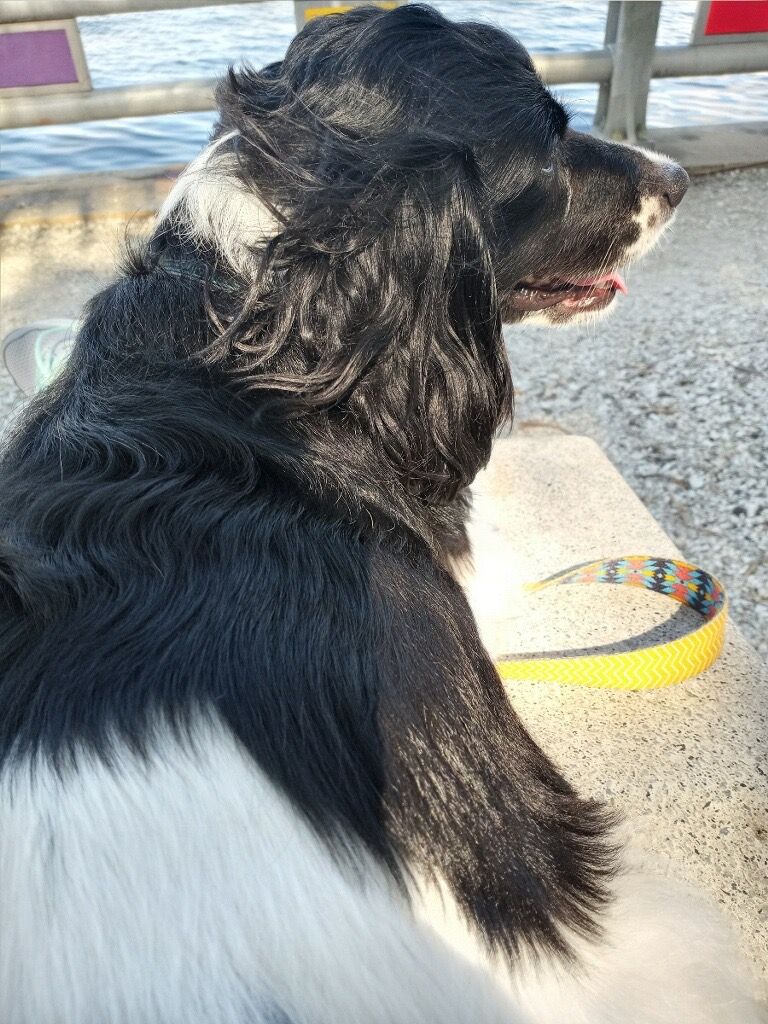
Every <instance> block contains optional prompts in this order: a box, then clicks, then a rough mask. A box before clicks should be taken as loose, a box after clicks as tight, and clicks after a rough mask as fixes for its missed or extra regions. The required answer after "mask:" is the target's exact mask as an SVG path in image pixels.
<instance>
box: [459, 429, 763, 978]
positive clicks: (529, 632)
mask: <svg viewBox="0 0 768 1024" xmlns="http://www.w3.org/2000/svg"><path fill="white" fill-rule="evenodd" d="M475 493H476V502H475V515H474V517H473V519H474V522H473V537H474V540H475V551H476V555H475V562H476V573H475V576H474V578H473V579H472V581H471V582H470V583H469V584H468V587H467V590H468V594H469V596H470V600H471V602H472V605H473V608H474V609H475V613H476V615H477V617H478V620H479V622H480V627H481V632H482V634H483V637H484V639H485V640H486V643H487V645H488V647H489V649H490V650H491V652H492V653H493V654H494V655H496V656H498V655H501V654H503V653H523V652H530V651H549V650H557V651H561V650H563V649H566V650H567V649H574V648H583V647H589V646H599V645H602V644H606V643H614V642H617V641H620V640H623V639H626V638H628V637H632V636H636V635H637V634H641V633H644V632H646V631H647V630H651V629H654V633H655V635H654V642H655V643H661V642H663V641H664V640H665V639H667V638H671V637H672V636H675V635H679V630H680V628H681V620H680V617H679V615H676V613H677V612H678V609H679V608H680V606H679V605H678V604H677V603H676V602H674V601H672V600H670V599H669V598H666V597H663V596H661V595H658V594H653V593H650V592H646V591H640V590H636V589H633V588H629V587H616V586H600V585H597V584H595V585H584V586H572V587H561V588H554V589H552V590H550V591H546V592H543V593H541V594H540V595H536V596H533V595H527V596H524V595H523V594H522V593H521V587H520V585H521V584H522V583H524V582H526V581H528V582H530V581H534V580H537V579H542V578H544V577H546V576H549V575H550V574H552V573H554V572H556V571H558V570H559V569H565V568H567V567H569V566H571V565H574V564H576V563H580V562H583V561H587V560H591V559H596V558H601V557H618V556H621V555H627V554H648V555H658V556H661V557H670V558H675V557H677V558H679V557H681V553H680V552H679V550H678V549H677V548H676V546H675V545H674V544H673V542H672V541H671V540H670V539H669V537H668V536H667V535H666V534H665V533H664V531H663V530H662V529H661V528H660V527H659V525H658V524H657V523H656V522H655V521H654V519H653V518H652V516H651V515H650V514H649V512H648V511H647V510H646V509H645V507H644V506H643V505H642V503H641V502H640V501H639V499H638V498H637V496H636V495H635V494H634V493H633V492H632V491H631V490H630V488H629V487H628V486H627V485H626V483H624V481H623V480H622V478H621V477H620V476H619V474H618V472H617V471H616V469H615V468H614V467H613V465H612V464H611V463H610V462H609V461H608V459H607V458H606V457H605V455H603V453H602V452H601V451H600V449H599V448H598V447H597V445H595V444H594V442H592V441H591V440H589V439H588V438H584V437H577V436H571V437H566V436H564V435H562V434H559V433H556V432H548V431H545V430H541V429H529V430H524V431H522V432H520V433H519V434H517V435H516V436H515V437H513V438H511V439H508V440H502V441H499V442H498V443H497V446H496V449H495V452H494V455H493V458H492V460H491V464H490V466H489V468H488V470H487V471H485V472H484V473H483V474H482V475H481V477H480V479H479V480H478V483H477V485H476V488H475ZM687 615H688V616H689V618H688V622H687V625H689V626H695V625H696V624H697V623H700V622H701V619H700V618H699V617H698V616H696V615H695V614H694V613H693V612H688V613H687ZM673 617H674V621H671V620H672V619H673ZM685 625H686V623H683V626H685ZM507 689H508V693H509V695H510V698H511V700H512V702H513V704H514V706H515V708H516V709H517V711H518V712H519V714H520V715H521V716H522V718H523V720H524V721H525V723H526V724H527V726H528V727H529V729H530V730H531V732H532V733H533V735H534V737H535V738H536V740H537V741H538V742H539V743H540V744H541V746H542V747H543V748H544V750H546V751H547V752H548V753H549V754H550V756H552V757H553V758H554V759H555V761H556V762H557V763H558V764H559V765H560V767H561V768H562V769H563V771H564V772H565V774H566V775H567V776H568V777H569V778H570V779H571V781H572V782H574V783H575V784H576V785H577V786H578V787H579V788H580V789H581V790H582V791H583V792H585V793H589V794H591V795H593V796H596V797H600V798H604V799H607V800H609V801H610V802H611V804H612V805H613V806H615V807H616V808H617V809H618V810H619V811H620V812H621V813H622V814H623V815H624V817H625V819H626V823H627V830H628V832H629V834H630V835H631V836H632V837H633V839H634V843H635V846H636V848H637V850H638V851H639V853H640V856H641V858H642V859H643V860H644V861H646V860H647V863H648V866H649V867H650V868H651V869H652V870H656V871H661V872H664V873H668V874H669V875H671V876H673V877H675V878H678V879H680V880H683V881H688V882H690V883H694V884H695V885H697V886H698V887H700V888H701V889H703V890H704V891H706V892H707V893H708V894H709V895H710V896H711V897H712V898H713V899H714V900H716V901H717V902H718V903H719V904H720V905H721V906H722V908H723V910H724V911H725V912H726V914H727V915H728V916H729V917H730V918H731V920H732V921H733V923H734V925H735V928H736V929H737V930H738V932H739V935H740V939H741V942H742V945H743V948H744V950H745V952H746V953H747V954H748V956H750V958H751V960H752V962H753V964H754V965H755V967H756V969H757V970H758V971H760V972H761V973H762V975H763V977H764V978H765V979H766V980H768V900H767V895H768V889H767V880H768V673H766V671H765V668H764V666H763V665H762V663H761V661H760V659H759V657H758V655H757V654H756V652H755V651H754V650H753V649H752V648H751V647H750V645H749V644H748V643H747V642H746V640H745V639H744V636H743V634H742V633H741V632H740V631H739V630H738V629H737V628H735V627H730V628H729V630H728V634H727V640H726V646H725V650H724V653H723V655H722V656H721V658H720V660H719V661H718V662H716V663H715V665H713V666H712V667H711V668H710V669H709V670H708V671H707V672H705V673H703V674H702V675H701V676H699V677H698V678H696V679H695V680H692V681H689V682H686V683H681V684H679V685H677V686H673V687H670V688H668V689H662V690H654V691H646V692H644V693H640V692H637V693H626V692H622V691H618V690H592V689H588V688H586V687H579V686H558V685H555V684H546V683H510V684H508V687H507Z"/></svg>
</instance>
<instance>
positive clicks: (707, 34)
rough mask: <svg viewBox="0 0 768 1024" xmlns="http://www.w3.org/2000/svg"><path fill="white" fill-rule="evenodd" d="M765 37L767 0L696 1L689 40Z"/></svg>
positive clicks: (767, 36)
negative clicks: (694, 17) (691, 34)
mask: <svg viewBox="0 0 768 1024" xmlns="http://www.w3.org/2000/svg"><path fill="white" fill-rule="evenodd" d="M764 40H768V0H707V2H706V3H700V4H699V9H698V11H697V14H696V23H695V25H694V28H693V37H692V38H691V42H692V43H736V42H754V43H757V42H762V41H764Z"/></svg>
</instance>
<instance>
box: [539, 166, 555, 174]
mask: <svg viewBox="0 0 768 1024" xmlns="http://www.w3.org/2000/svg"><path fill="white" fill-rule="evenodd" d="M554 171H555V165H554V164H547V166H546V167H542V168H541V172H542V174H554Z"/></svg>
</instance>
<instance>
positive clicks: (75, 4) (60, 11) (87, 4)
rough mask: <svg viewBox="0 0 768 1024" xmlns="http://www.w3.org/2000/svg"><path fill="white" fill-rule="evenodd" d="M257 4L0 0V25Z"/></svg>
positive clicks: (210, 0) (227, 1) (232, 0)
mask: <svg viewBox="0 0 768 1024" xmlns="http://www.w3.org/2000/svg"><path fill="white" fill-rule="evenodd" d="M235 2H237V3H246V4H259V3H264V0H98V3H94V2H93V0H0V25H8V24H10V23H11V22H14V21H58V20H59V19H60V18H86V17H88V18H89V17H94V16H95V15H101V14H131V13H133V12H134V11H167V10H178V9H180V8H182V7H214V6H216V7H224V6H225V5H227V4H231V3H235Z"/></svg>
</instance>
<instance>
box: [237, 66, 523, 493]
mask: <svg viewBox="0 0 768 1024" xmlns="http://www.w3.org/2000/svg"><path fill="white" fill-rule="evenodd" d="M302 67H304V65H302ZM296 74H297V75H298V71H297V72H296ZM304 74H306V71H304ZM302 82H303V80H301V81H300V80H299V79H298V78H297V81H296V82H293V81H292V80H289V78H288V77H286V74H285V73H284V72H282V71H281V70H280V67H279V66H278V65H275V66H272V67H270V68H268V69H266V70H265V71H264V72H255V71H252V70H250V69H245V70H244V71H242V72H239V73H237V74H236V73H230V76H229V78H228V79H227V80H226V81H225V82H224V83H222V86H221V87H220V89H219V95H218V98H219V102H220V106H221V109H222V122H221V126H222V129H225V130H226V131H227V132H228V133H231V136H232V139H231V142H230V143H228V145H232V147H233V149H234V150H235V153H236V156H237V160H238V163H239V167H240V174H241V176H242V177H243V179H244V185H245V187H247V188H248V189H249V190H250V191H251V192H252V193H253V192H255V193H256V194H257V195H258V196H259V197H260V198H261V200H262V201H263V202H264V203H266V204H267V206H268V207H269V209H270V210H271V211H273V212H274V213H275V214H276V233H275V235H274V237H273V238H272V239H271V241H269V243H268V244H267V245H266V247H265V248H263V249H261V250H259V251H258V252H254V257H255V258H254V262H253V267H254V272H253V277H252V282H251V286H252V287H251V297H250V300H249V301H248V302H247V303H246V304H245V306H244V307H243V308H242V309H241V311H240V313H239V315H238V316H237V317H236V319H235V321H234V322H233V323H231V325H230V327H229V328H228V329H227V332H226V333H227V342H228V343H227V345H226V346H225V348H226V351H227V352H228V353H230V354H232V353H234V354H236V369H237V372H238V374H239V376H240V380H241V381H242V383H243V384H244V386H245V387H247V389H248V392H249V394H250V396H251V399H252V400H256V401H258V400H259V398H258V396H259V395H261V396H263V399H264V400H265V401H268V403H269V408H270V411H271V412H272V413H277V414H278V415H280V413H281V412H282V413H284V414H285V415H286V416H290V417H295V416H304V415H309V414H316V413H318V412H321V411H322V413H323V414H324V415H326V416H328V417H331V418H333V420H334V424H335V429H338V428H340V427H341V426H345V427H346V428H347V429H348V430H349V431H350V434H351V435H352V436H355V435H357V436H358V437H363V436H364V437H365V439H366V443H367V446H369V447H370V444H371V443H372V445H373V450H374V451H375V452H376V457H377V458H380V459H384V460H387V461H388V462H389V464H390V465H391V466H393V467H394V469H395V471H396V472H397V474H398V476H399V477H400V479H401V480H402V481H403V482H404V484H405V485H406V486H407V488H408V489H409V490H410V491H411V492H412V493H413V494H415V495H418V496H420V497H422V498H424V499H425V500H427V501H430V502H438V503H440V502H446V501H451V500H453V498H454V497H455V495H456V494H457V493H458V492H459V491H460V490H461V489H462V488H463V487H465V486H467V484H469V483H470V482H471V480H472V479H473V478H474V476H475V474H476V473H477V471H478V470H479V469H480V468H481V467H482V465H484V463H485V462H486V461H487V459H488V457H489V454H490V449H491V444H492V439H493V435H494V433H495V431H496V429H497V428H498V426H499V424H500V423H501V422H502V421H503V419H504V418H505V417H506V416H507V415H509V414H510V413H511V406H512V388H511V383H510V379H509V369H508V364H507V359H506V354H505V351H504V345H503V340H502V334H501V315H500V309H499V300H498V296H497V291H496V282H495V277H494V267H493V261H492V249H491V246H492V240H491V237H490V233H491V230H492V228H491V223H492V220H491V215H490V211H491V209H492V200H491V197H490V196H489V195H488V194H487V192H486V188H485V184H484V182H483V178H482V172H481V170H480V167H479V165H478V163H477V161H476V159H475V155H474V153H473V151H472V148H471V147H470V146H469V145H461V146H459V145H457V143H456V139H455V135H456V133H455V132H452V133H449V132H447V131H446V132H442V131H441V129H440V128H438V127H436V126H435V125H434V124H432V125H427V124H416V125H414V126H413V127H412V128H407V127H406V128H404V127H403V119H402V116H398V118H397V119H394V116H393V115H392V114H391V111H390V112H387V117H384V116H383V115H382V117H381V118H380V121H381V123H380V124H375V125H371V126H370V127H369V128H366V126H365V125H364V124H362V123H358V120H359V118H358V119H357V120H356V118H357V114H356V110H357V109H358V106H359V104H358V105H357V106H356V104H355V97H354V95H352V94H347V91H345V90H349V89H351V88H352V87H351V86H348V85H347V84H345V81H344V79H339V80H338V81H335V82H334V85H333V88H330V87H328V88H326V89H325V90H324V91H322V92H316V91H311V90H307V93H306V95H307V98H306V99H305V98H300V97H299V96H298V91H299V90H300V89H302V88H303V87H304V86H302ZM334 90H335V91H334ZM337 93H343V95H337ZM361 96H363V98H364V99H365V102H366V103H367V104H368V105H369V106H370V104H371V103H372V102H373V99H372V93H371V92H370V89H369V88H368V87H366V89H365V90H364V91H362V92H361ZM310 99H311V101H312V106H311V107H310V103H309V101H310ZM385 112H386V111H385ZM267 396H269V397H267Z"/></svg>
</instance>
